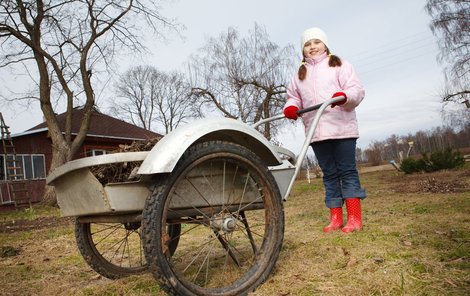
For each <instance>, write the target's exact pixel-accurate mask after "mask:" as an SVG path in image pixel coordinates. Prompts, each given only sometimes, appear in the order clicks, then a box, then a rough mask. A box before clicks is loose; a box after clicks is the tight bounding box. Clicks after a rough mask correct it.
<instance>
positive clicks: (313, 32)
mask: <svg viewBox="0 0 470 296" xmlns="http://www.w3.org/2000/svg"><path fill="white" fill-rule="evenodd" d="M312 39H318V40H320V41H321V42H323V43H324V44H325V45H326V47H328V48H329V46H328V37H327V36H326V34H325V32H323V31H322V30H321V29H320V28H310V29H307V30H305V31H304V32H303V33H302V38H301V39H300V49H301V50H303V48H304V45H305V43H307V41H310V40H312Z"/></svg>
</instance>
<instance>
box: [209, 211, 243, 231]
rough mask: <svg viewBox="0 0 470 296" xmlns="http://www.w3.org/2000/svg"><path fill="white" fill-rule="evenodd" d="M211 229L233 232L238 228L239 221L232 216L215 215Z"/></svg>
mask: <svg viewBox="0 0 470 296" xmlns="http://www.w3.org/2000/svg"><path fill="white" fill-rule="evenodd" d="M211 227H212V229H214V230H215V231H223V232H232V231H234V230H235V228H236V227H237V220H236V219H235V218H234V217H233V216H232V215H230V214H218V215H214V216H213V217H212V219H211Z"/></svg>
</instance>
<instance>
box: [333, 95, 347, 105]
mask: <svg viewBox="0 0 470 296" xmlns="http://www.w3.org/2000/svg"><path fill="white" fill-rule="evenodd" d="M341 96H343V97H344V99H343V100H341V101H339V102H336V103H333V104H331V108H334V107H335V106H340V105H343V104H344V103H346V101H347V97H346V94H345V93H344V92H342V91H339V92H335V93H334V94H333V96H332V97H331V98H336V97H341Z"/></svg>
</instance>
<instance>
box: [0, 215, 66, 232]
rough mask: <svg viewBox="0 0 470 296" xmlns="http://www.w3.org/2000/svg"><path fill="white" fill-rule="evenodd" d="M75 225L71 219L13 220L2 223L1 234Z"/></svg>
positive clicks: (0, 224)
mask: <svg viewBox="0 0 470 296" xmlns="http://www.w3.org/2000/svg"><path fill="white" fill-rule="evenodd" d="M72 223H73V218H71V217H39V218H37V219H33V220H25V219H23V220H13V221H7V222H0V233H13V232H17V231H29V230H38V229H44V228H49V227H56V226H60V225H62V226H68V225H71V224H72Z"/></svg>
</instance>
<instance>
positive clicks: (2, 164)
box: [0, 154, 46, 180]
mask: <svg viewBox="0 0 470 296" xmlns="http://www.w3.org/2000/svg"><path fill="white" fill-rule="evenodd" d="M17 166H19V167H20V168H22V169H23V175H22V174H21V169H17V168H16V167H17ZM7 167H10V169H8V168H7ZM7 169H8V174H9V175H10V176H14V179H15V180H21V179H27V180H34V179H45V178H46V163H45V161H44V155H42V154H19V155H16V161H14V158H13V155H7V156H6V161H5V155H0V180H6V179H7V176H6V174H5V172H6V170H7Z"/></svg>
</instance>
